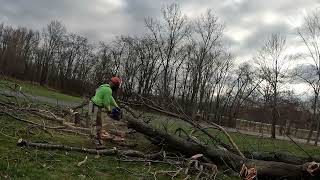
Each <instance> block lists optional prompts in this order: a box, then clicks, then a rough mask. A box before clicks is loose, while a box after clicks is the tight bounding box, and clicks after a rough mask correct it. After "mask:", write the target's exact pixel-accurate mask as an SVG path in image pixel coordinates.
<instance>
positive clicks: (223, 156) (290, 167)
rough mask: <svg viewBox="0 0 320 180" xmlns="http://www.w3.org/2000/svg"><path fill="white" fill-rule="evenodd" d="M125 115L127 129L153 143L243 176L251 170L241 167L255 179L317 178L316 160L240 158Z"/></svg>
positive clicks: (318, 174) (318, 171) (226, 151)
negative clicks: (200, 156) (290, 161)
mask: <svg viewBox="0 0 320 180" xmlns="http://www.w3.org/2000/svg"><path fill="white" fill-rule="evenodd" d="M124 118H125V120H127V121H128V127H129V128H132V129H134V130H136V131H137V132H139V133H142V134H144V135H145V136H147V137H149V139H152V140H153V141H154V142H161V143H162V144H163V143H165V144H166V145H167V146H168V147H169V148H172V149H175V150H177V151H179V152H181V153H183V154H186V155H188V156H192V155H194V154H204V155H205V156H206V157H207V158H210V159H211V160H212V161H213V162H214V163H215V164H220V165H227V166H228V167H230V168H232V169H233V170H234V171H236V172H241V174H242V175H244V176H250V173H249V174H248V172H245V173H244V172H243V171H241V170H244V169H245V170H248V169H250V170H251V168H252V169H254V171H251V172H253V173H257V177H258V179H309V178H311V177H317V178H319V177H320V170H319V169H320V168H319V164H318V163H314V162H307V163H305V164H300V165H294V164H288V163H283V162H274V161H262V160H254V159H248V158H243V157H241V156H239V155H236V154H233V153H231V152H229V151H228V150H226V149H222V148H216V147H212V146H207V145H203V144H197V143H195V142H191V141H187V140H185V139H183V138H181V137H178V136H173V135H170V134H168V133H165V132H163V131H161V130H158V129H155V128H152V127H151V126H149V125H147V124H145V123H144V122H142V121H139V120H138V119H135V118H133V117H131V116H125V117H124ZM244 178H245V177H244Z"/></svg>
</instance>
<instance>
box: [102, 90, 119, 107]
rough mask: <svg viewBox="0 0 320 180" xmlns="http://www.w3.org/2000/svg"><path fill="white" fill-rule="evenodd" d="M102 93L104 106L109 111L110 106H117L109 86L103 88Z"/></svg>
mask: <svg viewBox="0 0 320 180" xmlns="http://www.w3.org/2000/svg"><path fill="white" fill-rule="evenodd" d="M104 91H105V93H104V103H103V104H104V107H105V108H106V109H107V110H108V111H111V107H119V106H118V104H117V103H116V101H115V100H114V98H113V97H112V90H111V89H110V88H105V90H104Z"/></svg>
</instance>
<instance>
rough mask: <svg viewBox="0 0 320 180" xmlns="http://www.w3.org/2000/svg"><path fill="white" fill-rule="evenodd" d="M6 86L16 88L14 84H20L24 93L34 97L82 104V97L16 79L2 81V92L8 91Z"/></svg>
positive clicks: (0, 85)
mask: <svg viewBox="0 0 320 180" xmlns="http://www.w3.org/2000/svg"><path fill="white" fill-rule="evenodd" d="M4 84H6V85H10V86H11V87H14V84H19V85H20V86H21V88H22V89H21V90H22V92H24V93H27V94H30V95H33V96H42V97H48V98H52V99H58V100H63V101H72V102H81V98H80V97H75V96H70V95H66V94H63V93H60V92H59V91H57V90H54V89H49V88H47V87H43V86H40V85H37V84H32V83H29V82H23V81H19V80H16V79H8V78H7V79H6V80H4V79H0V90H1V89H8V87H6V86H5V85H4Z"/></svg>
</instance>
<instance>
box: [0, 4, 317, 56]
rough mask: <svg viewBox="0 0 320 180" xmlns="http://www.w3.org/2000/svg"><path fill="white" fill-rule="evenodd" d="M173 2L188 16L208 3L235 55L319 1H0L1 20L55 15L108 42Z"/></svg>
mask: <svg viewBox="0 0 320 180" xmlns="http://www.w3.org/2000/svg"><path fill="white" fill-rule="evenodd" d="M172 2H177V3H179V4H180V5H181V7H182V9H183V11H184V13H186V14H187V15H191V16H195V15H199V14H200V13H201V12H204V11H205V10H206V9H207V8H211V9H212V10H213V11H214V12H215V13H216V14H217V16H219V18H220V19H221V21H222V22H224V24H225V25H226V31H228V32H227V33H226V34H225V37H224V40H225V43H226V44H227V46H229V47H230V48H232V49H233V50H234V52H235V53H236V54H237V55H239V56H247V55H248V54H253V53H255V52H256V50H257V49H258V48H259V47H261V45H262V44H263V42H264V41H265V40H266V39H267V37H268V36H269V35H270V34H271V33H275V32H281V33H284V34H285V33H291V34H292V32H293V30H294V29H293V27H292V26H291V25H290V24H288V21H289V20H291V21H293V22H295V21H296V20H297V18H298V17H301V16H303V11H309V10H310V9H313V8H316V7H318V6H319V1H318V0H281V1H278V0H269V1H257V0H225V1H219V0H163V1H154V0H90V1H89V0H73V1H71V0H68V1H66V0H54V1H53V0H0V4H1V6H0V21H3V22H4V23H6V24H10V25H14V26H26V27H29V28H33V29H38V30H41V29H42V28H43V27H44V26H45V25H46V24H48V23H49V22H50V20H59V21H62V22H63V23H64V24H65V25H66V27H67V29H68V30H69V31H71V32H75V33H80V34H82V35H85V36H87V37H88V38H89V39H91V40H93V41H101V40H103V41H108V40H112V39H113V38H114V37H115V36H119V35H122V34H130V35H139V34H143V33H145V32H146V28H145V27H144V18H145V17H155V18H157V17H159V16H160V14H161V13H160V8H161V7H162V6H163V5H165V4H170V3H172ZM290 38H291V37H289V39H288V41H290Z"/></svg>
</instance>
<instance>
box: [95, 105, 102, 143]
mask: <svg viewBox="0 0 320 180" xmlns="http://www.w3.org/2000/svg"><path fill="white" fill-rule="evenodd" d="M96 128H97V139H98V141H99V143H100V144H101V135H102V134H101V133H102V111H101V108H98V111H97V118H96Z"/></svg>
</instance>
